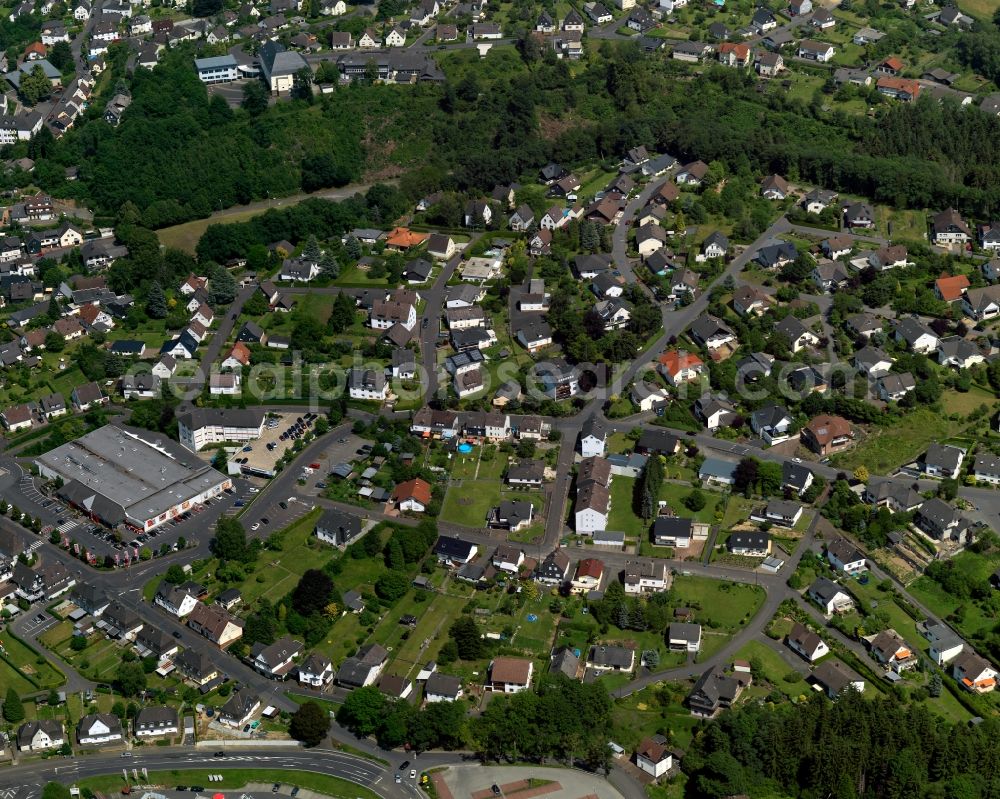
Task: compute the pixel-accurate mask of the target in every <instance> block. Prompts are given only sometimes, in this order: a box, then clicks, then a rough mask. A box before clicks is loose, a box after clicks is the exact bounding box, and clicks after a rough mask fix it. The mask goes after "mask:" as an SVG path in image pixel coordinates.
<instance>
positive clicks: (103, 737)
mask: <svg viewBox="0 0 1000 799" xmlns="http://www.w3.org/2000/svg"><path fill="white" fill-rule="evenodd" d="M121 740H122V722H121V719H119V718H118V716H116V715H114V714H112V713H89V714H87V715H86V716H84V717H83V718H81V719H80V721H78V722H77V725H76V742H77V744H78V745H80V746H101V745H103V744H109V743H118V742H120V741H121Z"/></svg>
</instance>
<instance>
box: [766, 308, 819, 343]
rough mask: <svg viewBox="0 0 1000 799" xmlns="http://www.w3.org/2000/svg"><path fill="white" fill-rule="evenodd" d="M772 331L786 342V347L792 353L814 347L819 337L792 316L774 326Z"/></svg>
mask: <svg viewBox="0 0 1000 799" xmlns="http://www.w3.org/2000/svg"><path fill="white" fill-rule="evenodd" d="M774 331H775V332H776V333H778V334H780V335H782V336H784V337H785V338H786V339H787V340H788V347H789V349H791V351H792V352H801V351H802V350H804V349H805V348H806V347H815V346H816V345H818V344H819V336H817V335H816V334H815V333H813V332H812V331H811V330H810V329H809V328H808V327H806V326H805V325H804V324H803V323H802V320H800V319H799V318H798V317H797V316H793V315H792V314H789V315H788V316H786V317H785V318H784V319H782V320H781V321H780V322H778V324H776V325H775V326H774Z"/></svg>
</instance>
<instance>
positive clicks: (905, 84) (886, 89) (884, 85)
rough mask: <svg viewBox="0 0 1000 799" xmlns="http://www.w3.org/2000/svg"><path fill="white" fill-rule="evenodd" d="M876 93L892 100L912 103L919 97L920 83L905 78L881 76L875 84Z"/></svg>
mask: <svg viewBox="0 0 1000 799" xmlns="http://www.w3.org/2000/svg"><path fill="white" fill-rule="evenodd" d="M875 88H876V89H877V90H878V93H879V94H881V95H883V96H885V97H891V98H892V99H893V100H900V101H901V102H904V103H912V102H913V101H914V100H916V99H917V97H919V96H920V89H921V86H920V83H919V82H918V81H915V80H909V79H907V78H894V77H891V76H889V75H883V76H882V77H880V78H879V79H878V80H877V81H876V82H875Z"/></svg>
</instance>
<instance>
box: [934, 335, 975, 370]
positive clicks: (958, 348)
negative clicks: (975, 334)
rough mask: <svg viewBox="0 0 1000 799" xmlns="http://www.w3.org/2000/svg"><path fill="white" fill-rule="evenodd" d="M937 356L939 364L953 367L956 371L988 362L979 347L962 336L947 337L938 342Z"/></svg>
mask: <svg viewBox="0 0 1000 799" xmlns="http://www.w3.org/2000/svg"><path fill="white" fill-rule="evenodd" d="M937 354H938V363H939V364H941V365H942V366H953V367H955V368H956V369H968V368H969V367H971V366H975V365H976V364H979V363H985V362H986V358H985V357H984V356H983V354H982V352H980V350H979V347H977V346H976V345H975V344H973V343H972V342H971V341H969V340H968V339H964V338H962V337H960V336H945V337H944V338H943V339H941V340H940V341H939V342H938V353H937Z"/></svg>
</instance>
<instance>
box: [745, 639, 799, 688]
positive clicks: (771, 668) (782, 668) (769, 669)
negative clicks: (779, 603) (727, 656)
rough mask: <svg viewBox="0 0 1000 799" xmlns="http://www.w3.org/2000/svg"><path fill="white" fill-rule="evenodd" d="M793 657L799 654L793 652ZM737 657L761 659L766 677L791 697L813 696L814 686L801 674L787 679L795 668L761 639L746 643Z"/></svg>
mask: <svg viewBox="0 0 1000 799" xmlns="http://www.w3.org/2000/svg"><path fill="white" fill-rule="evenodd" d="M789 651H791V650H789ZM792 657H797V655H794V654H793V655H792ZM736 658H738V659H742V660H758V661H760V666H761V670H762V671H763V672H764V674H763V676H764V679H765V680H767V681H768V682H769V683H771V685H773V686H774V687H775V688H777V689H778V690H779V691H781V693H783V694H784V695H785V696H787V697H788V698H789V699H797V698H798V697H805V696H811V695H812V693H813V689H812V687H811V686H810V685H809V683H807V682H806V681H805V678H803V677H802V676H801V675H798V678H797V679H796V680H794V681H791V682H789V681H787V680H785V676H786V675H790V674H793V673H796V671H795V669H793V668H792V667H791V666H790V665H789V664H788V663H786V662H785V661H784V660H782V659H781V655H779V654H778V653H777V652H775V651H774V650H773V649H771V648H770V647H769V646H766V645H765V644H762V643H761V642H760V641H751V642H750V643H748V644H746V646H744V647H743V648H742V649H740V650H739V652H737V653H736Z"/></svg>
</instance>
